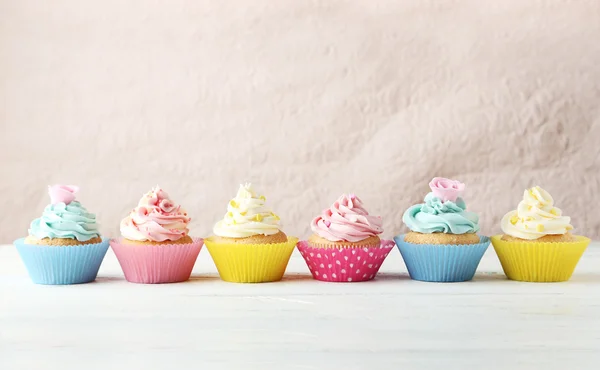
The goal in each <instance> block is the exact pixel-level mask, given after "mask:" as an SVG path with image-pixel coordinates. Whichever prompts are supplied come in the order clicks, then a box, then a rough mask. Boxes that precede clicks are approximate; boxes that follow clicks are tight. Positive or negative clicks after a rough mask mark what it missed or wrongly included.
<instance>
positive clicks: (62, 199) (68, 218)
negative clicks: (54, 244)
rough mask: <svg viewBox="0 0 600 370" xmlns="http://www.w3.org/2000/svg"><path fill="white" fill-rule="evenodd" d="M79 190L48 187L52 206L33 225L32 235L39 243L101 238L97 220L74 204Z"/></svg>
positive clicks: (65, 187) (55, 186) (73, 187)
mask: <svg viewBox="0 0 600 370" xmlns="http://www.w3.org/2000/svg"><path fill="white" fill-rule="evenodd" d="M78 190H79V188H78V187H77V186H72V185H70V186H66V185H54V186H49V187H48V193H49V195H50V200H51V204H49V205H48V206H46V208H44V213H43V214H42V217H40V218H36V219H35V220H33V221H32V222H31V225H30V227H29V235H31V236H34V237H36V238H38V239H44V238H50V239H54V238H65V239H77V240H79V241H82V242H84V241H88V240H90V239H92V238H96V237H99V236H100V232H99V231H98V224H96V216H95V215H94V214H93V213H90V212H88V211H87V209H85V207H84V206H82V205H81V203H79V202H78V201H76V200H75V193H76V192H77V191H78Z"/></svg>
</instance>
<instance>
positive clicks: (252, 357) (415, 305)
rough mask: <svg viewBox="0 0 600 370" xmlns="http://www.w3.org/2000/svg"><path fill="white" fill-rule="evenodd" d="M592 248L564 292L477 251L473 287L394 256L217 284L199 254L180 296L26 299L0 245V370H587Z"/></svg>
mask: <svg viewBox="0 0 600 370" xmlns="http://www.w3.org/2000/svg"><path fill="white" fill-rule="evenodd" d="M599 268H600V243H593V244H592V245H591V246H590V248H589V249H588V250H587V251H586V253H585V255H584V256H583V258H582V261H581V262H580V264H579V266H578V268H577V270H576V271H575V274H574V276H573V278H572V279H571V281H569V282H567V283H554V284H539V283H519V282H513V281H509V280H506V279H505V277H504V275H503V274H502V272H501V271H502V270H501V267H500V263H499V262H498V260H497V257H496V255H495V253H494V252H493V249H492V248H491V247H490V249H489V250H488V252H487V253H486V255H485V256H484V259H483V261H482V263H481V265H480V267H479V270H478V271H479V272H478V273H477V275H476V277H475V280H474V281H472V282H466V283H446V284H436V283H423V282H416V281H412V280H410V279H409V277H408V274H407V272H406V267H405V266H404V264H403V262H402V259H401V257H400V254H399V252H398V251H397V250H396V249H395V250H394V251H393V252H392V253H391V254H390V256H389V257H388V259H387V260H386V262H385V263H384V265H383V267H382V270H381V272H380V274H379V275H378V278H377V279H376V280H375V281H372V282H366V283H349V284H335V283H323V282H318V281H314V280H312V278H311V277H310V275H309V273H308V269H307V268H306V265H305V263H304V261H303V260H302V258H301V256H300V255H299V254H298V253H297V252H295V253H294V255H293V256H292V259H291V261H290V265H289V267H288V270H287V273H286V277H285V278H284V280H283V281H282V282H278V283H270V284H232V283H225V282H222V281H220V280H219V278H218V276H217V274H216V270H215V268H214V265H213V263H212V260H211V259H210V256H209V254H208V252H207V251H206V250H205V249H203V250H202V252H201V253H200V257H199V259H198V262H197V263H196V267H195V269H194V273H193V276H192V279H191V280H190V281H189V282H186V283H179V284H166V285H136V284H131V283H127V282H126V281H125V280H124V278H123V276H122V273H121V271H120V268H119V265H118V263H117V261H116V259H115V256H114V254H113V253H112V251H110V250H109V252H108V254H107V256H106V259H105V261H104V264H103V265H102V268H101V270H100V273H99V278H98V280H97V281H96V282H94V283H91V284H84V285H73V286H39V285H34V284H32V283H31V282H30V280H29V278H28V276H27V273H26V271H25V268H24V266H23V264H22V263H21V261H20V259H19V258H18V255H17V253H16V250H15V249H14V248H13V247H12V246H0V369H1V370H20V369H27V370H29V369H60V370H70V369H81V370H92V369H94V370H95V369H98V370H100V369H144V370H154V369H176V368H182V369H188V368H189V369H217V370H220V369H224V370H233V369H262V370H268V369H278V370H281V369H346V370H353V369H369V370H374V369H467V368H475V367H477V368H485V369H546V370H547V369H597V368H598V366H600V365H598V364H599V363H600V271H599Z"/></svg>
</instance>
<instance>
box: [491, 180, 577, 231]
mask: <svg viewBox="0 0 600 370" xmlns="http://www.w3.org/2000/svg"><path fill="white" fill-rule="evenodd" d="M570 222H571V218H570V217H567V216H563V215H562V211H561V210H560V209H558V208H556V207H554V199H552V196H551V195H550V194H549V193H548V192H547V191H546V190H544V189H542V188H540V187H539V186H536V187H533V188H531V189H528V190H525V192H524V193H523V200H522V201H521V202H520V203H519V206H518V207H517V209H516V210H515V211H510V212H508V213H507V214H506V215H504V217H502V221H501V227H502V231H503V232H504V233H505V234H507V235H510V236H514V237H516V238H520V239H527V240H535V239H538V238H541V237H542V236H545V235H562V234H565V233H566V232H567V231H569V230H572V229H573V226H571V224H570Z"/></svg>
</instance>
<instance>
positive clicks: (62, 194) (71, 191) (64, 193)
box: [48, 185, 79, 204]
mask: <svg viewBox="0 0 600 370" xmlns="http://www.w3.org/2000/svg"><path fill="white" fill-rule="evenodd" d="M78 191H79V187H78V186H75V185H52V186H48V194H50V203H52V204H58V203H64V204H69V203H71V202H72V201H74V200H75V193H77V192H78Z"/></svg>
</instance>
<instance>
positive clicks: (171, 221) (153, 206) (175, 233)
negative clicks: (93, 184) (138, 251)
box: [121, 186, 191, 242]
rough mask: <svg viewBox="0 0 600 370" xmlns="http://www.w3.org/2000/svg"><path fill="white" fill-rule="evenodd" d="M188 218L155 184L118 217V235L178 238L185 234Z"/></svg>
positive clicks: (158, 239) (160, 239)
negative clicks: (128, 211)
mask: <svg viewBox="0 0 600 370" xmlns="http://www.w3.org/2000/svg"><path fill="white" fill-rule="evenodd" d="M190 220H191V219H190V218H189V217H188V215H187V212H186V211H185V210H184V209H183V208H181V206H180V205H177V204H175V203H174V202H173V201H172V200H171V198H170V197H169V194H167V193H166V192H165V191H164V190H163V189H161V188H160V187H159V186H156V187H155V188H154V189H152V190H151V191H149V192H148V193H146V194H144V196H143V197H142V199H140V201H139V202H138V205H137V207H135V208H134V209H133V210H132V211H131V213H129V215H128V216H127V217H125V218H124V219H123V220H122V221H121V235H122V236H123V237H124V238H126V239H129V240H136V241H153V242H164V241H168V240H178V239H180V238H182V237H184V236H186V235H187V234H188V232H189V229H188V224H189V223H190Z"/></svg>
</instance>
